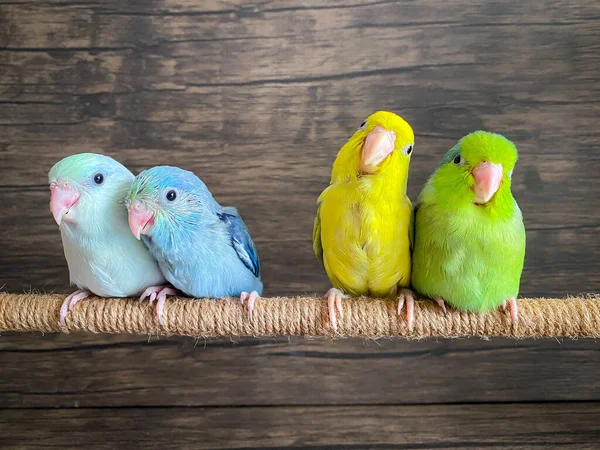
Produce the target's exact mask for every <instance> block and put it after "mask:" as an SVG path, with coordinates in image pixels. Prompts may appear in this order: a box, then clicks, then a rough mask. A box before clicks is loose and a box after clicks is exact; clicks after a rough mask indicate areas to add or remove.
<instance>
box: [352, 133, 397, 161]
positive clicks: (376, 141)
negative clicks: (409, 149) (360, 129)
mask: <svg viewBox="0 0 600 450" xmlns="http://www.w3.org/2000/svg"><path fill="white" fill-rule="evenodd" d="M394 148H396V133H394V132H393V131H388V130H386V129H385V128H383V127H382V126H381V125H377V126H376V127H375V128H374V129H373V131H371V132H370V133H369V134H367V138H366V139H365V143H364V144H363V148H362V155H361V158H360V170H361V172H363V173H373V172H374V171H375V168H376V167H377V166H378V165H379V164H381V163H382V162H383V161H384V160H385V159H386V158H387V157H388V156H389V155H390V154H391V153H392V152H393V151H394Z"/></svg>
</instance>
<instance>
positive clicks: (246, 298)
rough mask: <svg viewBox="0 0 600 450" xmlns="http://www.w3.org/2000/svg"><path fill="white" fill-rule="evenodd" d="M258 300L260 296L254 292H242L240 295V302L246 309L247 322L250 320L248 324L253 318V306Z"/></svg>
mask: <svg viewBox="0 0 600 450" xmlns="http://www.w3.org/2000/svg"><path fill="white" fill-rule="evenodd" d="M259 298H260V295H258V292H256V291H252V292H250V293H248V292H242V293H241V294H240V301H241V302H242V305H244V306H246V307H247V308H248V320H250V322H252V319H253V317H254V304H255V302H256V300H258V299H259Z"/></svg>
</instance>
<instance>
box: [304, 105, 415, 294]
mask: <svg viewBox="0 0 600 450" xmlns="http://www.w3.org/2000/svg"><path fill="white" fill-rule="evenodd" d="M378 125H380V126H383V127H384V128H385V129H386V130H391V131H394V132H395V133H396V143H395V150H394V151H393V152H392V154H391V155H390V156H388V157H387V159H386V160H385V161H383V162H382V163H381V164H380V165H379V166H378V167H377V170H376V171H375V172H374V173H373V174H361V173H360V157H361V151H362V146H363V144H364V141H365V139H366V136H367V134H368V133H369V132H371V131H372V130H373V129H374V128H375V127H376V126H378ZM413 142H414V134H413V130H412V128H411V127H410V125H409V124H408V123H407V122H406V121H404V120H403V119H402V118H401V117H399V116H397V115H396V114H394V113H391V112H387V111H379V112H376V113H375V114H373V115H371V116H369V118H368V119H367V120H366V121H365V123H364V124H363V126H361V127H360V128H359V129H358V130H357V131H356V133H354V135H353V136H352V137H351V138H350V140H349V141H348V142H347V143H346V144H345V145H344V146H343V147H342V149H341V150H340V152H339V153H338V156H337V158H336V160H335V162H334V163H333V170H332V175H331V184H330V185H329V187H327V188H326V189H325V190H324V191H323V193H322V194H321V195H320V196H319V200H318V205H319V207H318V211H317V217H316V219H315V226H314V230H313V247H314V250H315V254H316V255H317V257H318V258H319V259H320V260H321V262H322V263H323V266H324V267H325V271H326V272H327V275H328V276H329V279H330V280H331V283H332V284H333V286H334V287H336V288H338V289H340V290H342V291H344V292H345V293H347V294H351V295H355V296H357V295H371V296H388V295H395V294H396V292H397V288H398V286H408V284H409V281H410V268H411V260H410V238H409V236H410V233H411V232H412V231H411V224H412V206H411V203H410V200H409V199H408V197H407V196H406V184H407V180H408V168H409V163H410V150H412V145H413ZM409 146H410V150H408V152H409V153H408V154H407V148H408V147H409Z"/></svg>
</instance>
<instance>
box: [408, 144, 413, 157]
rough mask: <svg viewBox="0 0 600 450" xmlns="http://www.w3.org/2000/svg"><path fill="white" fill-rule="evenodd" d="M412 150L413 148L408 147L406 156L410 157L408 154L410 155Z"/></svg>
mask: <svg viewBox="0 0 600 450" xmlns="http://www.w3.org/2000/svg"><path fill="white" fill-rule="evenodd" d="M412 150H413V146H412V145H409V146H408V148H407V149H406V154H407V155H410V154H411V152H412Z"/></svg>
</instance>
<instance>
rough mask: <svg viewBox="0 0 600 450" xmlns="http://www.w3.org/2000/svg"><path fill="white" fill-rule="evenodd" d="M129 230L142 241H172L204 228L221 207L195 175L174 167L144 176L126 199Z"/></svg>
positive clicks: (144, 174) (156, 168) (137, 181)
mask: <svg viewBox="0 0 600 450" xmlns="http://www.w3.org/2000/svg"><path fill="white" fill-rule="evenodd" d="M126 205H127V210H128V215H129V228H130V229H131V232H132V233H133V235H134V236H135V237H136V238H137V239H140V238H141V237H142V236H147V237H148V238H151V239H152V240H153V241H165V242H166V241H167V240H169V241H172V240H173V236H174V235H175V234H178V233H184V232H186V231H191V230H194V229H197V228H198V227H200V226H202V223H203V221H204V220H205V217H207V216H208V215H209V213H210V212H216V208H217V207H218V204H217V203H216V201H215V200H214V199H213V197H212V194H211V193H210V191H209V190H208V188H207V187H206V185H205V184H204V183H203V182H202V180H200V178H198V177H197V176H196V175H194V174H193V173H192V172H189V171H187V170H183V169H180V168H178V167H171V166H158V167H153V168H152V169H148V170H145V171H143V172H142V173H140V174H139V175H138V176H137V177H136V178H135V181H134V182H133V185H132V186H131V188H130V190H129V193H128V194H127V197H126Z"/></svg>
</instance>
